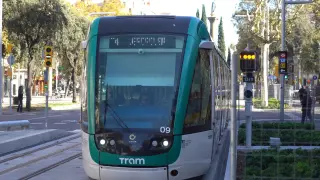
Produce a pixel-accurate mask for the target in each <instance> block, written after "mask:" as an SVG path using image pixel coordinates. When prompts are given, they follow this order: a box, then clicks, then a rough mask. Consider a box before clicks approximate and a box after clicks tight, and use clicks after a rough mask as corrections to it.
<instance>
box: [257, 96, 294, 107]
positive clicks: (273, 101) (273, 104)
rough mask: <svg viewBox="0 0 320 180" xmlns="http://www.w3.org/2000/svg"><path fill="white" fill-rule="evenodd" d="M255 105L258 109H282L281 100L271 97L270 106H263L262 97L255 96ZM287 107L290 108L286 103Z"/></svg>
mask: <svg viewBox="0 0 320 180" xmlns="http://www.w3.org/2000/svg"><path fill="white" fill-rule="evenodd" d="M252 103H253V106H254V107H255V108H257V109H280V101H279V100H277V99H276V98H269V101H268V106H267V107H264V106H262V99H260V98H253V99H252ZM284 108H285V109H290V106H289V105H288V104H286V103H285V104H284Z"/></svg>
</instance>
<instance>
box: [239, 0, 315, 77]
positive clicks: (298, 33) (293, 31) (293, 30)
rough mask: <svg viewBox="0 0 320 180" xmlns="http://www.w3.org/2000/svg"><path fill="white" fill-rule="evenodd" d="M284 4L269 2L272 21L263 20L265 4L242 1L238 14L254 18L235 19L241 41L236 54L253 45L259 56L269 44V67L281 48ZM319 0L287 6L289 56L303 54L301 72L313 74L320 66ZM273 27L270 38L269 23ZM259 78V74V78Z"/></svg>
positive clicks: (270, 19)
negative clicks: (319, 49) (319, 48)
mask: <svg viewBox="0 0 320 180" xmlns="http://www.w3.org/2000/svg"><path fill="white" fill-rule="evenodd" d="M280 2H281V1H277V0H271V1H268V3H269V9H270V11H269V12H270V13H269V21H267V19H266V21H264V17H266V15H267V14H266V12H267V11H266V7H267V4H266V1H264V0H257V1H254V3H248V1H245V0H241V1H240V3H239V7H238V10H237V12H235V14H237V15H253V16H251V17H250V18H248V16H247V17H234V20H235V26H236V27H237V29H238V35H239V42H238V44H237V51H238V52H240V51H242V50H243V49H244V48H246V46H247V44H248V43H250V49H251V50H256V51H257V52H258V53H259V54H260V52H261V51H262V49H261V47H262V45H263V44H265V43H266V44H270V50H269V61H270V65H271V66H270V68H273V67H274V65H275V63H272V62H271V61H272V60H273V57H275V56H277V52H278V51H279V47H280V43H281V42H280V37H281V36H280V35H281V34H280V33H281V21H279V17H280V13H281V5H280V6H279V3H280ZM319 7H320V0H315V1H314V2H313V3H312V4H308V5H293V6H287V7H286V9H287V15H286V16H287V20H286V46H287V49H288V50H289V54H290V55H292V54H294V55H300V60H301V62H302V63H301V64H302V65H303V67H302V69H303V71H304V72H305V73H313V71H314V70H316V71H319V70H318V69H319V65H318V64H317V63H316V62H315V61H314V60H315V59H316V57H315V54H317V53H316V51H315V48H312V47H314V46H315V42H319V41H320V38H319V37H320V29H319V27H320V25H319V24H320V21H319V14H320V13H319V12H320V10H319V9H320V8H319ZM268 22H269V25H270V29H269V30H270V31H269V32H270V37H269V38H268V37H267V32H266V30H267V26H266V25H267V23H268ZM259 76H260V75H259Z"/></svg>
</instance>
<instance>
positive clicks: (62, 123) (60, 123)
mask: <svg viewBox="0 0 320 180" xmlns="http://www.w3.org/2000/svg"><path fill="white" fill-rule="evenodd" d="M53 124H66V123H53Z"/></svg>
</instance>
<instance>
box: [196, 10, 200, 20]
mask: <svg viewBox="0 0 320 180" xmlns="http://www.w3.org/2000/svg"><path fill="white" fill-rule="evenodd" d="M196 17H197V18H200V12H199V9H197V13H196Z"/></svg>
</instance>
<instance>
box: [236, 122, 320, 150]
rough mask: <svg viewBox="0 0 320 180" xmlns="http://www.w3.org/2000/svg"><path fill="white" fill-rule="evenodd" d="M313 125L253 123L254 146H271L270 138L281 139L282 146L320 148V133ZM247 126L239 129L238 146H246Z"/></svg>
mask: <svg viewBox="0 0 320 180" xmlns="http://www.w3.org/2000/svg"><path fill="white" fill-rule="evenodd" d="M314 129H315V127H314V125H313V124H308V123H306V124H301V123H294V122H286V123H280V122H279V123H278V122H277V123H275V122H272V123H270V122H265V123H257V122H254V123H252V145H254V146H269V145H270V144H269V140H270V137H279V138H280V140H281V143H282V144H281V145H282V146H319V145H320V131H316V130H314ZM245 139H246V132H245V124H242V125H241V126H240V128H239V134H238V144H239V145H245Z"/></svg>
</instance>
